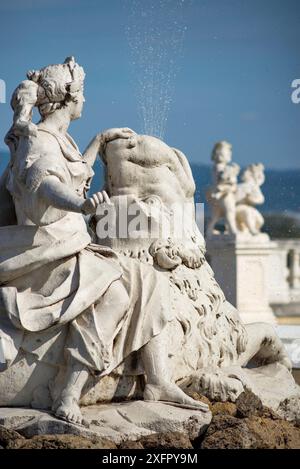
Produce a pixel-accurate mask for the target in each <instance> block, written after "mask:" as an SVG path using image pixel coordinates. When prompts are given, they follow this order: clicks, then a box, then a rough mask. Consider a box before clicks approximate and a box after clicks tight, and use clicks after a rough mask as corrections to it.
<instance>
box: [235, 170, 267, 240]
mask: <svg viewBox="0 0 300 469" xmlns="http://www.w3.org/2000/svg"><path fill="white" fill-rule="evenodd" d="M264 181H265V175H264V166H263V164H261V163H258V164H251V165H250V166H248V167H247V168H246V169H245V170H244V172H243V174H242V182H241V183H240V184H238V188H237V191H236V204H237V206H236V223H237V228H238V230H239V231H241V232H243V233H250V234H252V235H257V234H259V233H260V231H261V228H262V226H263V224H264V219H263V216H262V215H261V213H259V211H258V210H257V209H256V208H255V207H254V206H255V205H261V204H263V203H264V201H265V198H264V195H263V193H262V191H261V186H262V185H263V183H264Z"/></svg>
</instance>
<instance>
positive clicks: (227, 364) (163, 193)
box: [97, 135, 295, 403]
mask: <svg viewBox="0 0 300 469" xmlns="http://www.w3.org/2000/svg"><path fill="white" fill-rule="evenodd" d="M102 161H103V162H104V164H105V175H106V179H105V181H106V182H105V190H106V191H107V192H108V194H109V196H110V200H111V202H112V203H113V204H114V206H115V207H117V210H116V213H117V214H118V213H120V211H119V209H120V207H122V205H126V206H127V207H128V206H130V204H131V203H134V205H135V206H136V207H140V210H141V212H142V213H144V214H146V217H147V219H148V221H150V222H153V224H154V225H155V226H156V225H157V224H159V223H161V224H162V225H164V222H165V221H166V219H167V221H169V219H170V217H171V216H172V217H173V218H176V214H174V212H176V210H177V211H178V213H182V211H180V207H184V210H185V212H186V213H187V217H186V219H185V223H184V224H182V225H181V226H182V229H181V230H179V229H178V226H180V223H179V224H178V225H177V229H175V230H172V229H171V230H170V231H169V236H168V237H167V238H166V237H163V236H162V237H159V236H158V238H156V237H155V236H152V231H149V233H148V235H147V234H146V233H145V232H143V236H142V237H141V238H137V237H136V236H133V237H132V238H131V237H130V236H129V237H125V238H122V237H119V238H118V237H112V238H109V236H108V237H105V236H103V237H101V230H99V229H97V234H98V243H100V244H101V245H102V244H104V243H105V244H107V245H108V246H110V247H112V248H113V249H114V251H117V252H119V253H120V254H122V255H123V256H125V257H131V258H136V259H138V260H139V261H140V262H141V263H147V264H150V265H152V266H153V268H154V269H155V270H157V271H159V272H161V273H163V274H164V275H165V277H166V278H167V279H168V281H169V285H170V294H171V302H172V307H173V308H174V310H175V311H176V318H175V319H174V321H172V322H170V323H169V324H168V329H169V333H168V335H167V337H166V340H167V342H168V345H167V348H168V350H169V359H170V364H171V368H172V369H173V377H174V380H175V381H176V382H177V383H179V384H180V385H181V386H182V387H183V388H184V389H189V390H192V389H193V390H196V391H197V392H199V391H200V392H203V393H204V394H205V395H206V396H208V397H210V398H212V399H221V400H233V401H234V400H235V399H236V396H238V395H239V394H240V393H241V392H242V390H243V389H245V388H247V387H250V388H251V387H252V386H253V381H252V380H253V378H254V374H255V373H254V372H253V370H251V372H250V374H249V373H248V371H249V370H247V369H246V368H244V367H245V366H246V365H247V364H248V363H249V362H250V361H251V360H252V359H254V358H255V363H256V364H257V365H262V364H264V365H267V364H271V363H273V364H274V365H268V366H271V367H272V366H275V363H276V367H278V370H279V369H280V370H281V371H282V370H283V369H285V370H286V371H287V370H288V369H290V361H289V358H288V357H287V355H286V352H285V351H284V349H283V346H282V344H281V343H280V340H279V339H278V337H277V336H276V334H275V332H274V329H273V328H272V326H270V325H267V324H263V323H259V324H251V325H243V324H242V322H241V320H240V318H239V315H238V313H237V311H236V309H235V308H233V307H232V305H230V304H229V303H228V302H227V301H226V299H225V297H224V294H223V292H222V290H221V288H220V287H219V285H218V284H217V282H216V280H215V278H214V274H213V272H212V270H211V268H210V266H209V265H208V263H207V261H206V259H205V242H204V239H203V236H202V234H201V233H200V232H199V229H198V227H197V225H196V222H195V208H194V200H193V196H194V192H195V183H194V180H193V176H192V172H191V169H190V166H189V163H188V161H187V159H186V157H185V155H184V154H183V153H182V152H181V151H179V150H177V149H174V148H171V147H169V146H168V145H166V144H165V143H164V142H162V141H161V140H159V139H157V138H155V137H151V136H145V135H134V136H132V137H130V138H129V139H127V140H124V139H116V140H114V141H112V142H109V143H108V144H107V145H106V148H105V151H104V152H103V154H102ZM124 199H125V200H127V204H125V203H124ZM153 205H154V206H155V207H156V210H154V211H152V210H151V208H152V207H153ZM191 206H192V210H190V207H191ZM159 215H160V216H159ZM97 216H98V218H97V221H98V226H99V223H100V224H101V221H102V220H101V217H103V216H104V215H103V214H102V215H97ZM116 224H118V223H117V222H116ZM150 225H151V223H150ZM166 225H168V223H166ZM170 225H171V226H172V224H170ZM162 231H163V230H162ZM157 232H159V230H157ZM134 234H135V233H134ZM178 343H180V346H179V347H178ZM268 366H267V368H268ZM258 369H259V370H261V371H262V368H258ZM269 371H270V370H269ZM253 373H254V374H253ZM267 373H268V372H267ZM272 373H273V376H274V377H275V375H276V372H275V373H274V370H273V372H272ZM287 373H288V376H289V379H292V380H293V378H292V377H291V374H290V373H289V372H288V371H287ZM251 381H252V384H250V382H251ZM254 381H255V379H254ZM293 386H294V385H292V387H293ZM252 389H254V388H253V387H252ZM294 390H295V388H294ZM255 392H259V391H258V389H257V388H255ZM261 396H262V397H263V392H262V393H261ZM277 403H278V402H277Z"/></svg>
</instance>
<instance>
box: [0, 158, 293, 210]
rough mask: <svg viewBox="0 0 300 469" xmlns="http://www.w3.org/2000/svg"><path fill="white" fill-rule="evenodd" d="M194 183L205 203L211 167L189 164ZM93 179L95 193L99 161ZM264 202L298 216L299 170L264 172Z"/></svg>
mask: <svg viewBox="0 0 300 469" xmlns="http://www.w3.org/2000/svg"><path fill="white" fill-rule="evenodd" d="M8 160H9V155H8V153H6V152H3V151H0V175H1V174H2V172H3V171H4V169H5V167H6V165H7V162H8ZM191 167H192V171H193V175H194V178H195V181H196V187H197V190H196V202H205V192H206V190H207V188H208V186H209V185H210V183H211V167H210V166H209V165H204V164H195V163H191ZM94 170H95V177H94V179H93V183H92V188H91V190H92V191H93V192H94V191H97V190H99V189H100V188H101V187H102V184H103V171H102V166H101V163H100V161H97V162H96V164H95V167H94ZM263 193H264V195H265V199H266V202H265V204H264V205H262V206H261V207H260V210H261V211H262V212H264V213H282V212H285V213H289V212H293V213H297V214H298V215H299V216H300V169H286V170H274V169H267V170H266V182H265V184H264V185H263Z"/></svg>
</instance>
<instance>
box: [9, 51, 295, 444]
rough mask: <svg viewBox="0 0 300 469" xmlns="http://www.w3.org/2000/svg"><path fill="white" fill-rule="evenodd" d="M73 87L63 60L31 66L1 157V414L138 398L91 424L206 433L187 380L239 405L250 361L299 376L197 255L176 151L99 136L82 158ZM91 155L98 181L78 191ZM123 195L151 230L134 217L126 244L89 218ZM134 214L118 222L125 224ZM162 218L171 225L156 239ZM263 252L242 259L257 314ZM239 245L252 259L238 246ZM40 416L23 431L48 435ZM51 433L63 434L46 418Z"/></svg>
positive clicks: (188, 179) (200, 251)
mask: <svg viewBox="0 0 300 469" xmlns="http://www.w3.org/2000/svg"><path fill="white" fill-rule="evenodd" d="M83 81H84V72H83V69H82V68H81V67H79V65H78V64H77V63H76V62H75V60H74V58H68V59H66V61H65V62H64V64H59V65H52V66H48V67H45V68H44V69H41V70H39V71H34V72H33V71H31V72H29V73H28V80H25V81H24V82H22V83H21V85H19V86H18V87H17V89H16V91H15V93H14V95H13V98H12V107H13V110H14V117H13V125H12V127H11V129H10V130H9V132H8V134H7V136H6V143H7V144H8V146H9V148H10V153H11V160H10V163H9V165H8V167H7V169H6V171H5V173H4V175H3V177H2V178H1V188H0V192H1V194H2V195H3V199H1V200H0V203H1V204H2V200H3V201H4V204H3V205H4V210H3V211H0V285H1V288H0V406H2V407H29V406H32V407H34V408H39V409H45V410H48V411H49V410H50V409H51V410H52V412H53V413H54V415H55V416H56V417H58V418H60V419H62V420H65V421H67V422H69V423H68V425H69V426H70V425H71V424H81V423H84V421H85V417H87V418H88V420H89V419H91V418H92V415H96V414H97V412H98V407H97V408H95V407H90V406H91V405H93V404H99V403H100V402H102V403H103V402H104V401H106V402H110V401H113V400H114V399H116V398H118V399H120V398H123V399H132V400H139V401H140V400H141V399H142V400H144V402H143V403H141V402H138V403H134V402H133V403H130V404H126V405H127V406H128V407H126V406H124V407H122V406H115V404H111V405H109V406H108V407H107V406H106V407H102V408H101V409H103V412H104V414H103V413H102V417H101V416H99V419H98V417H96V421H97V422H98V423H99V422H100V423H101V419H102V418H103V420H105V419H107V422H108V423H107V424H106V425H104V427H105V428H108V427H109V425H111V431H112V432H113V431H114V432H118V433H119V435H120V434H124V435H130V432H131V430H132V431H133V434H134V435H135V436H136V435H137V433H136V429H134V428H133V426H135V427H136V426H137V427H139V429H140V430H139V431H142V432H145V431H146V430H149V431H153V430H155V431H158V429H161V428H165V429H169V430H170V429H173V430H174V429H180V428H183V426H184V425H185V423H184V422H186V418H187V419H189V421H191V416H192V420H193V419H194V415H197V416H198V417H197V418H196V422H197V419H200V420H199V422H200V427H201V425H202V423H203V424H204V423H205V424H206V422H207V421H209V419H210V412H209V408H208V406H207V405H206V404H205V403H203V402H201V401H198V400H195V399H192V398H191V397H190V396H189V395H188V393H186V392H184V390H186V389H187V387H188V384H187V383H190V385H191V386H193V389H194V390H198V391H199V392H202V393H203V394H205V395H206V396H207V397H208V398H215V397H216V395H217V396H218V395H220V396H222V400H232V401H234V400H236V398H237V397H238V395H239V394H240V393H241V392H243V390H244V389H246V387H247V382H243V380H242V379H240V376H239V375H238V372H240V373H242V371H243V369H244V368H245V367H247V365H248V364H249V363H250V362H251V360H252V359H253V357H255V361H256V367H257V368H258V372H259V370H260V367H261V366H262V365H266V364H268V365H270V368H267V370H266V373H269V375H270V380H271V381H272V376H273V375H274V379H275V378H276V376H277V374H276V373H275V371H274V370H275V369H273V368H272V365H273V364H275V365H276V366H277V365H278V366H279V367H283V368H284V370H285V372H286V374H288V376H289V378H290V380H291V381H292V382H293V378H292V376H291V374H290V371H289V370H290V367H291V363H290V360H289V358H288V356H287V353H286V351H285V349H284V346H283V344H282V342H281V341H280V340H279V338H278V336H277V335H276V334H275V332H274V330H273V328H272V327H270V325H268V324H264V323H258V324H247V325H244V324H243V321H242V320H241V318H240V316H239V314H238V311H237V310H236V308H235V307H234V306H233V305H232V304H230V302H228V300H227V299H226V297H225V295H224V293H223V291H222V289H221V288H220V286H219V285H218V283H217V282H216V280H215V277H214V273H213V271H212V269H211V267H210V266H209V264H208V263H207V261H206V258H205V250H206V246H205V242H204V239H203V236H202V235H201V233H200V232H199V230H198V227H197V225H196V221H195V210H194V199H193V198H194V193H195V182H194V179H193V176H192V172H191V168H190V166H189V163H188V160H187V158H186V156H185V155H184V154H183V153H182V152H181V151H179V150H177V149H174V148H171V147H169V146H168V145H167V144H165V143H164V142H162V141H161V140H159V139H157V138H154V137H151V136H143V135H138V134H136V133H135V132H134V131H133V130H131V129H128V128H120V129H118V128H115V129H110V130H107V131H104V132H101V133H99V134H98V135H97V136H96V137H95V138H94V139H93V140H92V142H91V143H90V145H89V146H88V148H87V150H86V151H85V152H84V153H83V154H81V153H80V151H79V149H78V147H77V145H76V143H75V142H74V141H73V139H72V138H71V137H70V135H69V134H68V127H69V125H70V123H71V121H73V120H74V119H77V118H79V117H80V115H81V111H82V106H83V103H84V96H83ZM35 106H36V107H38V109H39V112H40V114H41V122H40V123H39V124H37V125H35V124H34V123H33V122H32V111H33V108H34V107H35ZM98 154H101V157H102V160H103V163H104V165H105V172H106V182H105V187H104V188H103V190H100V191H98V192H97V193H96V194H94V195H88V189H89V187H90V182H91V178H92V177H93V174H94V173H93V170H92V166H93V164H94V162H95V159H96V157H97V155H98ZM225 163H226V161H225ZM125 199H126V200H127V201H131V202H134V203H135V204H136V206H138V207H139V208H140V211H141V212H142V215H143V216H142V218H141V223H142V222H144V221H145V219H146V220H147V224H144V223H142V225H143V226H142V229H140V228H138V225H139V224H135V225H134V229H133V230H131V233H133V234H134V236H133V237H125V239H124V238H123V239H122V238H121V237H120V236H119V237H118V238H114V237H111V238H108V239H105V240H104V239H102V238H101V236H100V237H99V232H100V234H101V230H100V231H99V229H98V228H99V223H101V220H102V219H101V217H102V216H104V215H103V213H102V215H101V214H100V215H99V211H100V212H101V208H106V209H108V208H110V209H112V208H118V207H119V206H120V205H122V203H123V201H124V200H125ZM182 208H184V211H183V212H182V210H178V209H182ZM96 213H97V215H96ZM118 213H119V212H118ZM182 213H183V214H184V217H183V218H181V215H182ZM89 215H90V216H92V219H91V220H88V222H89V225H87V218H85V217H87V216H89ZM131 215H132V214H131ZM94 217H95V218H96V219H95V218H94ZM118 221H120V220H118V219H117V222H118ZM131 221H132V220H131V219H130V218H126V219H125V227H126V228H129V227H132V223H131ZM151 222H153V223H154V226H156V228H158V231H157V230H155V233H153V232H152V231H151V232H150V233H149V231H148V226H149V225H151ZM95 223H96V224H98V226H97V235H98V239H97V236H96V227H95ZM168 224H171V226H173V225H174V226H176V228H174V226H173V228H172V227H171V229H170V231H168V234H166V230H165V229H164V227H165V225H168ZM139 231H141V233H142V235H143V236H142V239H140V238H136V234H137V233H138V232H139ZM244 236H245V235H244ZM259 236H260V238H259V237H257V238H256V239H261V236H262V235H259ZM262 238H263V236H262ZM104 243H105V244H106V246H103V244H104ZM245 244H247V242H246V243H245ZM268 246H269V244H268V243H266V242H265V239H262V241H261V244H260V243H257V246H256V245H255V248H253V254H255V253H256V254H255V255H256V256H257V266H255V265H254V266H252V265H250V267H249V265H248V266H247V269H249V268H251V269H252V271H251V276H252V277H256V276H257V278H258V279H259V280H260V283H259V284H257V288H258V285H260V288H261V291H260V292H259V295H260V296H259V300H258V301H257V303H256V304H257V308H258V309H257V312H258V313H259V320H261V319H262V318H263V311H264V307H265V299H264V296H263V294H264V287H265V285H264V283H263V279H264V277H263V271H264V269H263V268H262V266H263V265H264V264H263V262H262V261H261V259H263V258H264V256H266V255H267V251H268V249H270V246H269V247H268ZM239 249H240V251H241V256H240V257H241V259H242V257H243V256H244V257H245V258H246V257H247V256H246V254H245V253H244V252H243V249H244V250H245V252H246V246H245V245H244V244H242V247H240V248H239ZM235 257H238V258H239V255H238V256H235ZM230 261H231V259H230V256H229V257H228V259H227V260H226V262H228V263H229V265H231V264H230ZM246 283H247V278H246V275H245V276H244V284H245V286H246ZM255 288H256V286H254V287H253V285H252V287H251V290H249V295H250V296H251V298H252V297H254V293H255ZM243 301H244V302H246V299H243ZM260 301H261V302H262V303H260ZM251 314H254V311H253V310H251ZM231 367H235V368H236V369H237V370H238V372H236V375H233V374H232V370H231ZM272 370H273V371H272ZM276 379H277V378H276ZM284 379H285V380H286V378H284ZM297 389H298V388H296V390H297ZM288 395H289V394H287V396H288ZM281 397H282V395H281ZM146 401H148V402H146ZM85 406H87V407H85ZM149 406H150V407H149ZM149 408H150V411H149ZM101 409H100V410H101ZM124 409H125V410H124ZM155 409H156V410H155ZM148 411H149V412H148ZM191 411H192V412H191ZM99 412H100V411H99ZM101 412H102V410H101ZM101 412H100V413H101ZM122 412H123V413H122ZM177 414H178V417H176V415H177ZM97 415H98V414H97ZM48 418H49V417H47V416H46V414H43V418H41V419H40V418H38V420H37V422H36V423H34V422H31V424H32V425H31V424H30V425H31V426H30V425H29V427H28V428H31V430H30V429H28V432H29V431H32V432H39V431H50V430H51V425H52V424H49V425H50V426H49V425H48V423H47V422H48V420H47V419H48ZM51 418H52V417H51ZM110 418H112V420H109V419H110ZM97 419H98V420H97ZM105 421H106V420H105ZM126 422H127V423H126ZM163 422H165V424H166V425H165V427H161V426H160V423H163ZM201 422H202V423H201ZM91 424H92V422H91ZM53 425H54V428H55V429H56V430H57V429H59V428H62V427H59V426H58V427H57V425H59V424H58V423H57V420H56V419H54V424H53ZM60 425H62V424H60ZM95 425H96V424H95ZM187 425H188V424H187ZM96 426H97V427H98V426H99V425H98V424H97V425H96ZM198 427H199V425H198ZM63 428H65V427H63ZM67 428H69V427H67ZM40 429H42V430H40ZM65 429H66V428H65ZM141 429H142V430H141ZM24 431H25V430H24ZM26 431H27V430H26ZM103 431H104V430H103ZM159 431H161V430H159Z"/></svg>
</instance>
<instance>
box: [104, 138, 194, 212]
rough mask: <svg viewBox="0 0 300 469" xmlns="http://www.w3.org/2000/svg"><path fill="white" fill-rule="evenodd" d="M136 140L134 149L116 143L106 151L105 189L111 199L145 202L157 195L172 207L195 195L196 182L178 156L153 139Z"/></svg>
mask: <svg viewBox="0 0 300 469" xmlns="http://www.w3.org/2000/svg"><path fill="white" fill-rule="evenodd" d="M150 139H151V140H150V141H149V137H147V145H146V144H145V141H144V138H143V136H137V137H135V141H134V142H133V143H135V146H134V147H131V144H130V142H128V141H126V140H120V139H119V140H116V141H113V142H111V143H109V144H108V146H107V149H106V163H107V177H106V186H107V190H108V192H109V194H110V195H111V196H118V195H130V194H134V195H136V196H137V197H138V198H141V199H143V198H144V197H148V196H149V195H156V196H158V197H160V198H161V200H162V202H163V203H165V204H166V205H169V204H171V203H174V202H180V203H182V202H183V201H184V200H187V199H189V198H191V197H192V196H193V193H194V182H193V179H192V178H191V174H189V172H188V171H186V168H184V166H183V165H182V162H181V160H180V157H179V156H178V154H177V153H176V152H175V151H174V150H173V149H172V148H170V147H168V146H167V145H166V144H165V143H163V142H162V141H160V140H159V139H156V138H154V137H150ZM183 158H184V157H183Z"/></svg>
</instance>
